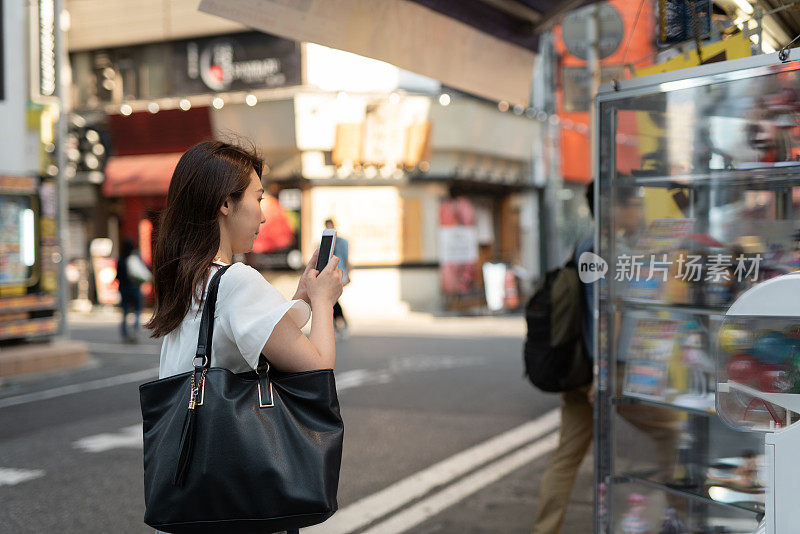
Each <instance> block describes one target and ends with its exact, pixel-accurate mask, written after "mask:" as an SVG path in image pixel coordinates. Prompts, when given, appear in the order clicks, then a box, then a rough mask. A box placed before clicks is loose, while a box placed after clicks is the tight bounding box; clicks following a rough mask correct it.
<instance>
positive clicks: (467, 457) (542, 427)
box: [303, 408, 561, 534]
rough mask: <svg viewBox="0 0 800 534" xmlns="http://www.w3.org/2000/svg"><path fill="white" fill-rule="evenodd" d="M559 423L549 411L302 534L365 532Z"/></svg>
mask: <svg viewBox="0 0 800 534" xmlns="http://www.w3.org/2000/svg"><path fill="white" fill-rule="evenodd" d="M560 419H561V416H560V410H559V409H557V408H556V409H553V410H550V411H549V412H547V413H545V414H543V415H541V416H540V417H538V418H537V419H535V420H533V421H530V422H528V423H524V424H522V425H520V426H518V427H516V428H512V429H511V430H508V431H506V432H504V433H503V434H500V435H499V436H495V437H494V438H491V439H489V440H487V441H484V442H483V443H479V444H478V445H475V446H473V447H470V448H469V449H466V450H464V451H461V452H460V453H458V454H456V455H454V456H451V457H450V458H447V459H445V460H442V461H441V462H438V463H436V464H434V465H432V466H430V467H428V468H426V469H423V470H422V471H419V472H417V473H415V474H413V475H411V476H410V477H407V478H405V479H403V480H400V481H399V482H396V483H394V484H392V485H390V486H388V487H387V488H384V489H383V490H381V491H379V492H377V493H374V494H372V495H370V496H368V497H364V498H363V499H361V500H359V501H356V502H355V503H353V504H351V505H349V506H346V507H344V508H343V509H341V510H339V511H338V512H336V514H334V516H333V517H331V518H330V519H328V520H327V521H326V522H325V523H323V524H321V525H317V526H315V527H310V528H307V529H303V534H312V533H313V534H317V533H319V534H323V533H324V534H349V533H351V532H354V531H356V530H358V529H360V528H363V527H365V526H367V525H368V524H370V523H372V522H373V521H376V520H378V519H381V518H383V517H386V516H387V515H389V514H391V513H392V512H394V511H395V510H398V509H400V508H402V507H403V506H405V505H406V504H408V503H410V502H412V501H414V500H416V499H419V498H420V497H423V496H424V495H426V494H427V493H429V492H431V491H433V490H434V489H436V488H438V487H441V486H443V485H445V484H448V483H450V482H452V481H453V480H455V479H457V478H459V477H460V476H463V475H465V474H467V473H469V472H470V471H472V470H473V469H475V468H476V467H479V466H481V465H484V464H486V463H487V462H491V461H494V460H495V459H496V458H499V457H501V456H503V455H504V454H507V453H508V452H510V451H512V450H514V449H516V448H517V447H520V446H522V445H525V444H527V443H530V442H532V441H533V440H535V439H538V438H540V437H541V436H544V435H546V434H549V433H550V432H552V431H553V430H555V429H556V428H557V427H558V425H559V422H560Z"/></svg>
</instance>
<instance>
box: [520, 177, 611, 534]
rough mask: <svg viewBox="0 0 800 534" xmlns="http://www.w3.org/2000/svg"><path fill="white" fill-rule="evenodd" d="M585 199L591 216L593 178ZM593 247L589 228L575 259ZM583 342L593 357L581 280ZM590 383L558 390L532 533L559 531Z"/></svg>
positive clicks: (586, 434)
mask: <svg viewBox="0 0 800 534" xmlns="http://www.w3.org/2000/svg"><path fill="white" fill-rule="evenodd" d="M586 202H587V204H588V205H589V211H590V213H591V214H592V216H594V182H591V183H589V185H588V186H587V188H586ZM593 249H594V232H590V233H589V234H588V235H587V236H586V237H585V238H583V239H582V240H581V241H580V242H579V243H578V244H577V246H576V247H575V261H576V262H577V261H580V257H581V254H583V253H584V252H592V251H593ZM581 283H582V285H583V289H584V299H585V303H586V304H585V306H583V321H584V327H583V332H584V336H583V343H584V346H585V348H586V351H585V354H586V356H587V357H588V358H589V359H590V360H593V359H594V330H593V327H594V326H593V317H594V291H595V286H596V284H597V282H592V283H590V284H584V283H583V282H581ZM592 397H593V388H592V385H591V384H587V385H585V386H582V387H579V388H576V389H573V390H570V391H564V392H562V393H561V432H560V434H559V438H558V447H557V448H556V450H555V451H553V456H552V457H551V458H550V462H549V463H548V466H547V470H546V471H545V472H544V475H543V476H542V481H541V485H540V489H539V508H538V510H537V513H536V521H535V523H534V525H533V534H558V532H559V531H560V530H561V523H562V522H563V521H564V514H565V513H566V511H567V505H568V504H569V496H570V493H572V486H573V484H574V483H575V475H576V474H577V472H578V468H579V467H580V465H581V462H582V461H583V457H584V456H586V452H587V451H588V450H589V446H590V445H591V444H592V436H593V429H592V426H593V424H594V416H593V408H592Z"/></svg>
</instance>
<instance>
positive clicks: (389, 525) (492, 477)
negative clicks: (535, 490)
mask: <svg viewBox="0 0 800 534" xmlns="http://www.w3.org/2000/svg"><path fill="white" fill-rule="evenodd" d="M556 445H558V432H553V433H552V434H550V435H548V436H547V437H544V438H542V439H540V440H539V441H536V442H534V443H531V444H530V445H527V446H526V447H524V448H522V449H520V450H519V451H517V452H515V453H512V454H510V455H509V456H507V457H505V458H503V459H501V460H498V461H496V462H494V463H492V464H489V465H488V466H486V467H484V468H483V469H480V470H478V471H476V472H475V473H473V474H471V475H469V476H468V477H466V478H464V479H462V480H459V481H458V482H456V483H455V484H453V485H452V486H448V487H447V488H445V489H443V490H442V491H440V492H438V493H434V494H433V495H431V496H430V497H428V498H426V499H423V500H422V501H420V502H418V503H416V504H414V505H413V506H411V507H409V508H408V509H406V510H403V511H402V512H400V513H398V514H396V515H394V516H392V517H390V518H389V519H387V520H386V521H383V522H381V523H378V524H377V525H375V526H373V527H372V528H370V529H369V530H367V531H365V532H364V533H363V534H400V533H402V532H407V531H409V530H411V529H412V528H414V527H416V526H417V525H419V524H420V523H423V522H424V521H426V520H427V519H429V518H431V517H433V516H435V515H436V514H438V513H439V512H441V511H442V510H445V509H446V508H449V507H451V506H453V505H454V504H456V503H458V502H460V501H463V500H464V499H466V498H467V497H469V496H470V495H472V494H473V493H476V492H478V491H479V490H481V489H483V488H485V487H486V486H488V485H489V484H492V483H493V482H496V481H498V480H500V479H501V478H503V477H504V476H506V475H508V474H510V473H511V472H513V471H514V470H516V469H519V468H520V467H522V466H523V465H525V464H527V463H530V462H532V461H533V460H535V459H536V458H539V457H541V456H544V455H545V454H547V453H549V452H551V451H552V450H553V449H555V448H556ZM334 517H336V516H334Z"/></svg>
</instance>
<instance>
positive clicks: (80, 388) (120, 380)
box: [0, 367, 158, 408]
mask: <svg viewBox="0 0 800 534" xmlns="http://www.w3.org/2000/svg"><path fill="white" fill-rule="evenodd" d="M157 376H158V368H157V367H154V368H152V369H145V370H143V371H136V372H133V373H127V374H124V375H117V376H112V377H109V378H100V379H97V380H90V381H88V382H81V383H79V384H70V385H68V386H61V387H58V388H53V389H45V390H44V391H34V392H32V393H24V394H22V395H14V396H13V397H6V398H4V399H0V408H8V407H9V406H17V405H20V404H27V403H29V402H36V401H42V400H48V399H55V398H57V397H63V396H65V395H72V394H74V393H82V392H84V391H92V390H95V389H103V388H108V387H112V386H119V385H121V384H129V383H131V382H140V381H144V380H147V379H150V378H155V377H157Z"/></svg>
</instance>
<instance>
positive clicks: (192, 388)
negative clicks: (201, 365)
mask: <svg viewBox="0 0 800 534" xmlns="http://www.w3.org/2000/svg"><path fill="white" fill-rule="evenodd" d="M194 375H195V374H194V373H192V376H191V377H190V378H189V409H190V410H194V407H195V406H202V405H203V400H204V399H205V392H206V370H205V369H203V372H202V373H200V380H199V383H198V384H197V385H195V383H194ZM198 393H200V402H197V394H198Z"/></svg>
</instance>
